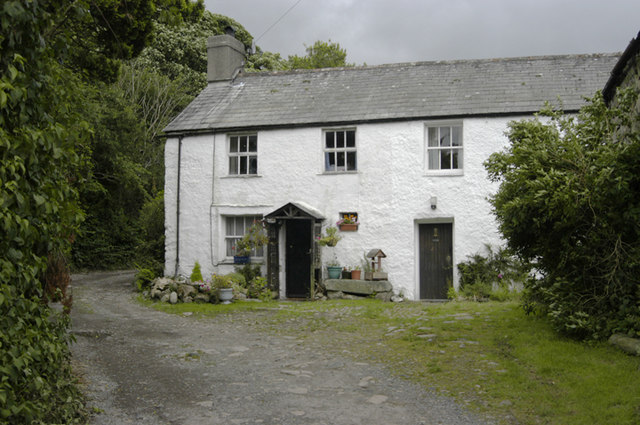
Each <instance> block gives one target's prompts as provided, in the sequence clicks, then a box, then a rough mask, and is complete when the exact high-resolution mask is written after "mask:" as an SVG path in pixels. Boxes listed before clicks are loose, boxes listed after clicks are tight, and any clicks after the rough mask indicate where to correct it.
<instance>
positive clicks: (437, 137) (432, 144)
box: [427, 125, 462, 171]
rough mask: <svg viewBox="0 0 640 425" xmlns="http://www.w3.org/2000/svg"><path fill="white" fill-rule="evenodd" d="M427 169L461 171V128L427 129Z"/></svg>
mask: <svg viewBox="0 0 640 425" xmlns="http://www.w3.org/2000/svg"><path fill="white" fill-rule="evenodd" d="M427 169H428V170H429V171H432V170H461V169H462V126H461V125H450V126H437V127H436V126H434V127H427Z"/></svg>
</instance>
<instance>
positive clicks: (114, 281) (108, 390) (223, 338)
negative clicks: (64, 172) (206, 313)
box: [72, 272, 484, 425]
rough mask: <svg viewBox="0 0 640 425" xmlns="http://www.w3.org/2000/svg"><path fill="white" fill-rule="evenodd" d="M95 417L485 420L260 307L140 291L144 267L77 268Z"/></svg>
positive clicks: (81, 346) (407, 423)
mask: <svg viewBox="0 0 640 425" xmlns="http://www.w3.org/2000/svg"><path fill="white" fill-rule="evenodd" d="M72 279H73V280H72V284H73V294H74V306H73V312H72V321H73V327H72V331H73V333H74V334H75V335H76V338H77V342H76V343H75V344H74V346H73V350H72V351H73V355H74V364H75V367H76V368H77V369H78V370H79V372H80V373H81V375H82V376H83V379H84V381H85V384H86V393H87V396H88V398H89V405H90V406H91V407H93V408H94V410H96V411H97V412H99V413H97V414H95V415H94V416H93V418H92V420H91V424H180V425H189V424H274V425H275V424H327V425H341V424H363V425H365V424H366V425H378V424H379V425H383V424H384V425H391V424H403V425H411V424H481V423H484V422H483V421H482V420H481V419H480V418H478V417H476V416H474V415H473V414H470V413H469V412H466V411H464V410H463V409H462V408H460V407H459V406H457V405H456V404H455V403H454V402H453V401H452V400H450V399H447V398H443V397H441V396H436V395H434V394H431V393H429V392H426V391H424V390H423V389H421V388H420V387H419V386H417V385H414V384H412V383H409V382H406V381H404V380H402V379H400V378H396V377H394V376H392V375H391V374H390V373H389V372H388V371H387V370H385V369H384V368H383V367H382V366H378V365H375V364H367V363H361V362H356V361H354V360H353V359H349V358H346V357H341V356H339V355H336V354H335V353H336V351H338V350H336V349H335V348H336V347H326V349H322V347H318V346H317V345H314V346H313V347H311V346H309V344H307V343H305V342H303V341H302V340H298V339H297V338H295V337H283V336H277V335H272V334H269V333H265V332H259V331H257V330H256V329H255V326H253V327H252V324H255V323H256V321H257V320H260V314H269V313H268V312H267V313H264V312H262V313H260V314H256V313H255V312H244V313H237V314H233V315H220V316H217V317H215V318H207V319H198V318H195V317H193V316H178V315H170V314H165V313H161V312H158V311H155V310H152V309H149V308H146V307H143V306H141V305H139V304H137V303H136V302H135V301H134V300H133V299H134V296H135V293H134V291H133V285H132V281H133V273H132V272H111V273H103V272H101V273H90V274H79V275H74V276H73V277H72Z"/></svg>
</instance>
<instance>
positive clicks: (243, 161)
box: [238, 156, 247, 174]
mask: <svg viewBox="0 0 640 425" xmlns="http://www.w3.org/2000/svg"><path fill="white" fill-rule="evenodd" d="M238 159H239V160H240V170H239V173H240V174H247V157H246V156H241V157H239V158H238Z"/></svg>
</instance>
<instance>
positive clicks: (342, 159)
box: [322, 128, 358, 174]
mask: <svg viewBox="0 0 640 425" xmlns="http://www.w3.org/2000/svg"><path fill="white" fill-rule="evenodd" d="M349 133H352V134H353V139H352V146H348V145H349V144H350V142H349V139H350V137H349ZM330 134H331V135H332V142H331V141H330V136H329V135H330ZM339 134H341V135H342V137H341V139H342V141H340V137H339V136H338V135H339ZM322 153H323V155H322V170H323V172H324V173H325V174H340V173H356V172H358V144H357V132H356V129H355V128H328V129H325V130H323V131H322ZM349 158H352V161H351V162H352V163H353V166H352V167H353V168H351V169H349V166H350V161H349ZM331 160H333V167H330V166H329V164H330V163H331ZM339 163H342V164H343V165H341V166H340V165H338V164H339Z"/></svg>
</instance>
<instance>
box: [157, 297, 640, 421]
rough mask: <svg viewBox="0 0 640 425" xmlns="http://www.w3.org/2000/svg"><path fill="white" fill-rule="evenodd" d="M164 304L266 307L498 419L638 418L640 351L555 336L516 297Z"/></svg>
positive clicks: (291, 331) (311, 333)
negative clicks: (629, 352)
mask: <svg viewBox="0 0 640 425" xmlns="http://www.w3.org/2000/svg"><path fill="white" fill-rule="evenodd" d="M154 308H157V309H160V310H162V311H166V312H171V313H177V314H181V313H182V312H186V311H191V312H193V313H194V314H198V315H201V316H203V317H212V316H216V315H217V314H220V313H227V314H232V313H246V314H255V313H257V312H258V311H261V312H264V313H266V314H260V318H259V320H256V328H257V330H258V329H259V330H263V331H269V332H274V333H278V334H284V335H294V336H296V337H299V338H306V340H307V342H308V343H309V344H311V345H313V344H317V347H318V349H324V350H327V349H334V350H336V352H337V353H340V354H347V355H351V356H353V357H354V358H355V359H357V360H359V361H362V360H368V361H373V362H379V363H383V364H385V365H387V366H388V367H389V369H390V370H392V371H393V372H394V373H396V374H397V375H399V376H401V377H404V378H406V379H410V380H412V381H415V382H418V383H420V384H421V385H423V386H424V387H425V388H428V389H434V390H436V391H438V392H440V393H442V394H444V395H448V396H452V397H454V398H456V399H457V400H458V401H459V402H460V404H462V405H464V406H467V407H468V408H470V409H472V410H476V411H480V412H482V413H484V414H485V415H487V416H489V417H490V418H492V419H495V420H496V421H498V422H501V423H525V424H535V423H543V424H576V425H580V424H594V423H598V424H599V423H602V424H605V423H606V424H608V423H615V424H637V423H640V390H639V389H638V388H640V387H639V384H638V383H639V382H640V358H638V357H632V356H628V355H626V354H624V353H622V352H620V351H618V350H616V349H614V348H613V347H611V346H609V345H608V344H606V343H598V344H593V343H592V344H587V343H582V342H577V341H573V340H569V339H565V338H563V337H561V336H559V335H558V334H556V333H555V332H554V331H553V330H552V329H551V326H550V325H549V323H548V322H547V321H546V320H543V319H540V318H536V317H531V316H526V315H525V314H524V312H523V311H522V309H521V308H520V307H519V306H518V304H517V303H515V302H507V303H497V302H486V303H473V302H451V303H444V304H424V303H418V302H405V303H399V304H395V303H383V302H380V301H377V300H333V301H326V302H305V303H278V302H273V303H248V302H234V303H233V304H230V305H211V304H176V305H166V304H163V305H154Z"/></svg>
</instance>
